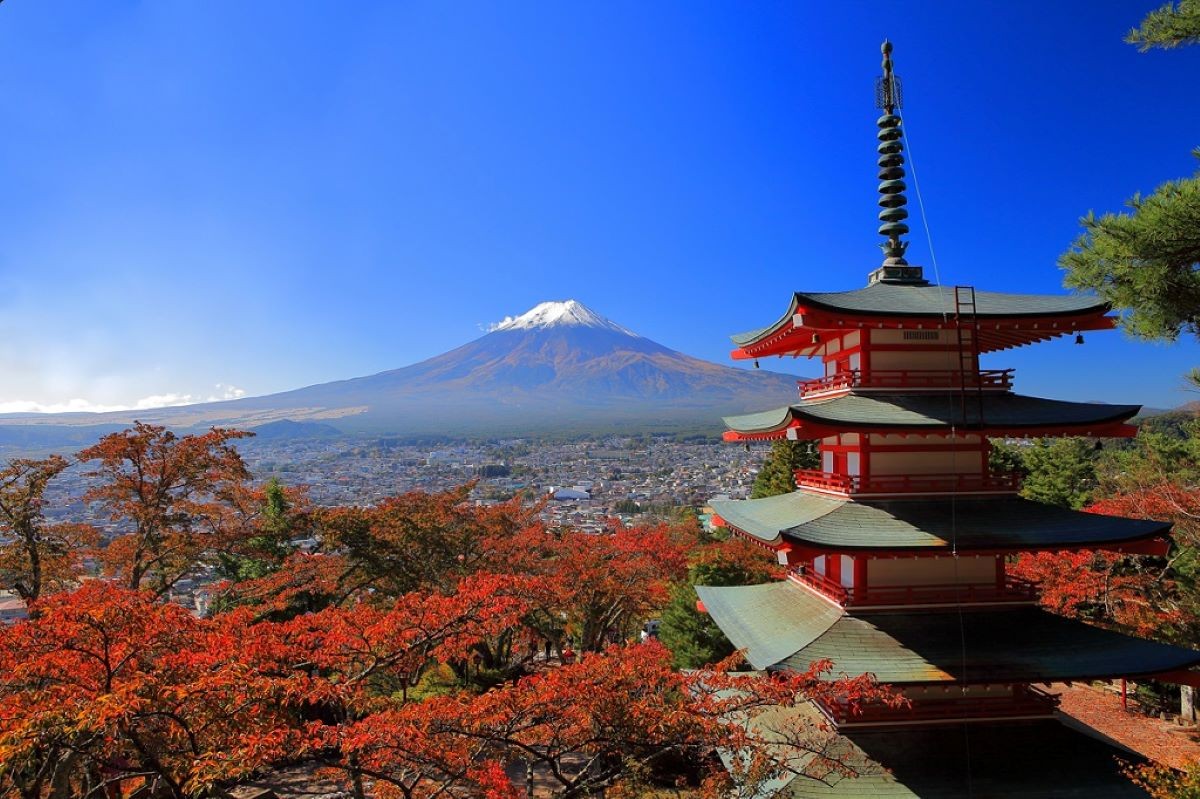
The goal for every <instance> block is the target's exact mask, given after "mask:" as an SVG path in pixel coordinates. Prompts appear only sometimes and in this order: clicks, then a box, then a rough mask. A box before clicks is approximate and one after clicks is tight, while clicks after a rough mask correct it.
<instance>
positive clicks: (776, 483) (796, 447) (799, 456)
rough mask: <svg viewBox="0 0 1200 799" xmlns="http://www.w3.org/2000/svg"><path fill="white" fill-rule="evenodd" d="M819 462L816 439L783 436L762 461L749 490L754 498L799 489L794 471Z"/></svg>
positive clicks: (814, 466)
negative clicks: (790, 438)
mask: <svg viewBox="0 0 1200 799" xmlns="http://www.w3.org/2000/svg"><path fill="white" fill-rule="evenodd" d="M819 463H820V455H819V454H818V453H817V442H815V441H789V440H787V439H782V440H780V441H775V442H773V443H772V444H771V451H770V452H769V453H767V459H766V460H765V461H764V462H763V467H762V471H760V472H759V473H758V476H757V477H755V478H754V487H753V488H752V489H751V490H750V497H751V499H761V498H762V497H773V496H776V495H778V494H788V493H791V492H792V491H795V490H796V478H795V474H794V473H795V471H796V470H797V469H815V468H817V465H818V464H819Z"/></svg>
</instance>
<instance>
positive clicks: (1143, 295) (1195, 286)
mask: <svg viewBox="0 0 1200 799" xmlns="http://www.w3.org/2000/svg"><path fill="white" fill-rule="evenodd" d="M1195 155H1196V156H1197V158H1200V149H1197V150H1196V151H1195ZM1129 207H1130V208H1132V209H1133V211H1132V213H1128V214H1111V213H1110V214H1104V215H1103V216H1100V217H1097V216H1096V215H1095V214H1088V215H1087V216H1086V217H1084V219H1083V220H1082V224H1083V229H1084V232H1083V234H1082V235H1081V236H1080V237H1079V238H1078V239H1077V240H1076V241H1075V243H1074V244H1073V245H1072V247H1071V249H1070V250H1069V251H1068V252H1066V253H1064V254H1063V256H1062V257H1061V258H1060V259H1059V266H1061V267H1062V268H1063V269H1065V270H1067V278H1066V284H1067V285H1068V286H1071V287H1072V288H1078V289H1092V290H1094V291H1096V292H1097V293H1098V294H1099V295H1100V296H1101V297H1102V298H1104V299H1105V300H1107V301H1108V302H1110V303H1112V305H1113V306H1114V307H1116V308H1122V309H1125V312H1124V313H1123V314H1122V317H1121V324H1122V326H1123V327H1124V328H1125V330H1126V331H1128V332H1129V333H1131V334H1133V335H1135V336H1137V337H1139V338H1146V339H1168V340H1174V339H1175V338H1177V337H1178V336H1179V334H1180V333H1181V332H1187V333H1192V334H1196V335H1200V272H1198V271H1197V270H1198V267H1200V174H1197V176H1196V177H1191V178H1184V179H1182V180H1173V181H1170V182H1168V183H1164V184H1163V185H1161V186H1159V187H1158V188H1157V189H1155V190H1154V192H1153V193H1152V194H1150V195H1149V196H1147V197H1142V196H1141V195H1135V196H1134V197H1133V198H1132V199H1131V200H1130V201H1129Z"/></svg>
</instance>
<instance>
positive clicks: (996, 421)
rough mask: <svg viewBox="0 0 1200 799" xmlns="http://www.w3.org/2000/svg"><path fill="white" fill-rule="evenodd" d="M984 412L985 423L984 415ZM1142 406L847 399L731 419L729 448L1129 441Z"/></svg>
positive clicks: (1012, 398) (1018, 398)
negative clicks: (940, 437) (969, 440)
mask: <svg viewBox="0 0 1200 799" xmlns="http://www.w3.org/2000/svg"><path fill="white" fill-rule="evenodd" d="M980 407H982V419H981V418H980V416H979V408H980ZM1139 410H1141V406H1140V405H1101V404H1097V403H1086V402H1063V401H1060V400H1047V399H1042V398H1040V397H1026V396H1022V395H1019V394H990V395H985V396H984V397H983V398H982V399H981V400H980V401H979V403H976V402H968V403H966V407H965V408H964V404H963V402H962V401H961V398H960V397H959V396H958V395H956V394H934V393H929V394H871V395H869V396H867V395H860V394H854V393H850V394H846V395H843V396H839V397H835V398H833V399H826V400H818V401H813V402H802V403H799V404H796V405H790V406H786V407H783V408H775V409H772V410H769V411H761V412H759V413H751V414H744V415H740V416H727V417H725V419H724V422H725V425H726V427H728V428H729V430H728V431H727V432H726V433H725V440H726V441H751V440H771V439H779V438H792V439H816V438H824V437H825V436H829V435H834V434H836V433H845V432H865V433H871V432H875V433H881V432H886V433H899V434H905V433H911V434H921V433H926V434H929V433H942V432H945V431H946V430H947V428H950V427H954V428H955V429H956V430H958V431H976V432H984V433H986V434H988V435H992V436H1007V435H1011V436H1014V437H1019V436H1054V435H1091V436H1103V437H1109V436H1112V437H1124V436H1130V435H1133V434H1134V433H1135V432H1136V430H1135V429H1134V428H1133V427H1131V426H1129V425H1125V424H1124V422H1126V421H1127V420H1128V419H1130V418H1132V417H1133V416H1134V415H1136V414H1137V412H1138V411H1139Z"/></svg>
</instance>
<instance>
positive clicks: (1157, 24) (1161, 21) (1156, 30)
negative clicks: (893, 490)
mask: <svg viewBox="0 0 1200 799" xmlns="http://www.w3.org/2000/svg"><path fill="white" fill-rule="evenodd" d="M1125 41H1127V42H1129V43H1130V44H1136V45H1137V46H1138V49H1139V50H1141V51H1142V52H1143V53H1144V52H1146V51H1147V50H1149V49H1150V48H1152V47H1161V48H1162V49H1164V50H1169V49H1170V48H1172V47H1178V46H1179V45H1181V44H1200V0H1180V2H1179V3H1178V4H1175V3H1167V4H1166V5H1165V6H1163V7H1162V8H1160V9H1158V10H1156V11H1151V12H1150V13H1149V14H1147V15H1146V18H1145V19H1143V20H1142V26H1141V27H1140V28H1134V29H1133V30H1131V31H1130V32H1129V33H1128V34H1127V35H1126V36H1125Z"/></svg>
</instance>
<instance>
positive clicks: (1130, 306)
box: [1059, 0, 1200, 382]
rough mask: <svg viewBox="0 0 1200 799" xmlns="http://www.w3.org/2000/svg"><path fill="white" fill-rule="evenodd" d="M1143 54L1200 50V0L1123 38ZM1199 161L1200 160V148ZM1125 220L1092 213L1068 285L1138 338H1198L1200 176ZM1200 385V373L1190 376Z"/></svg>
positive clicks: (1155, 196) (1157, 195)
mask: <svg viewBox="0 0 1200 799" xmlns="http://www.w3.org/2000/svg"><path fill="white" fill-rule="evenodd" d="M1125 40H1126V41H1127V42H1130V43H1131V44H1136V45H1138V46H1139V47H1140V48H1141V50H1143V51H1145V50H1148V49H1150V48H1152V47H1161V48H1164V49H1167V48H1172V47H1177V46H1179V45H1187V44H1197V43H1200V0H1180V2H1179V3H1178V4H1175V3H1167V4H1166V5H1165V6H1163V7H1162V8H1159V9H1158V10H1156V11H1152V12H1150V13H1149V14H1148V15H1147V16H1146V18H1145V19H1143V20H1142V25H1141V27H1140V28H1134V29H1133V30H1132V31H1130V32H1129V34H1128V35H1127V36H1126V37H1125ZM1194 154H1195V155H1196V157H1197V158H1200V149H1198V150H1195V151H1194ZM1128 205H1129V207H1130V208H1131V209H1132V212H1131V213H1126V214H1113V213H1109V214H1104V215H1103V216H1099V217H1097V216H1096V215H1095V214H1094V213H1089V214H1088V215H1087V216H1086V217H1084V218H1083V219H1082V220H1081V224H1082V225H1083V234H1082V235H1081V236H1080V237H1079V238H1078V239H1076V240H1075V242H1074V244H1073V245H1072V246H1071V249H1070V250H1068V251H1067V252H1066V253H1064V254H1063V255H1062V256H1061V257H1060V258H1059V266H1061V267H1062V268H1063V269H1065V270H1066V271H1067V277H1066V284H1067V285H1068V286H1070V287H1072V288H1078V289H1090V290H1094V291H1096V292H1097V293H1098V294H1099V295H1100V296H1101V297H1102V298H1103V299H1105V300H1107V301H1108V302H1109V303H1111V304H1112V305H1113V306H1114V307H1116V308H1120V309H1122V310H1123V313H1122V317H1121V324H1122V326H1123V327H1124V328H1125V330H1126V331H1128V332H1129V333H1131V334H1132V335H1134V336H1137V337H1139V338H1146V339H1167V340H1174V339H1176V338H1177V337H1178V336H1179V334H1180V333H1182V332H1186V333H1191V334H1195V335H1200V274H1198V272H1200V174H1197V175H1196V176H1194V177H1191V178H1183V179H1181V180H1174V181H1170V182H1168V183H1164V184H1162V185H1161V186H1159V187H1158V188H1156V189H1155V190H1154V192H1153V193H1151V194H1150V195H1149V196H1147V197H1142V196H1141V195H1140V194H1139V195H1134V197H1133V198H1132V199H1131V200H1129V202H1128ZM1189 379H1191V380H1192V381H1193V382H1200V374H1197V373H1193V374H1192V375H1189Z"/></svg>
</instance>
